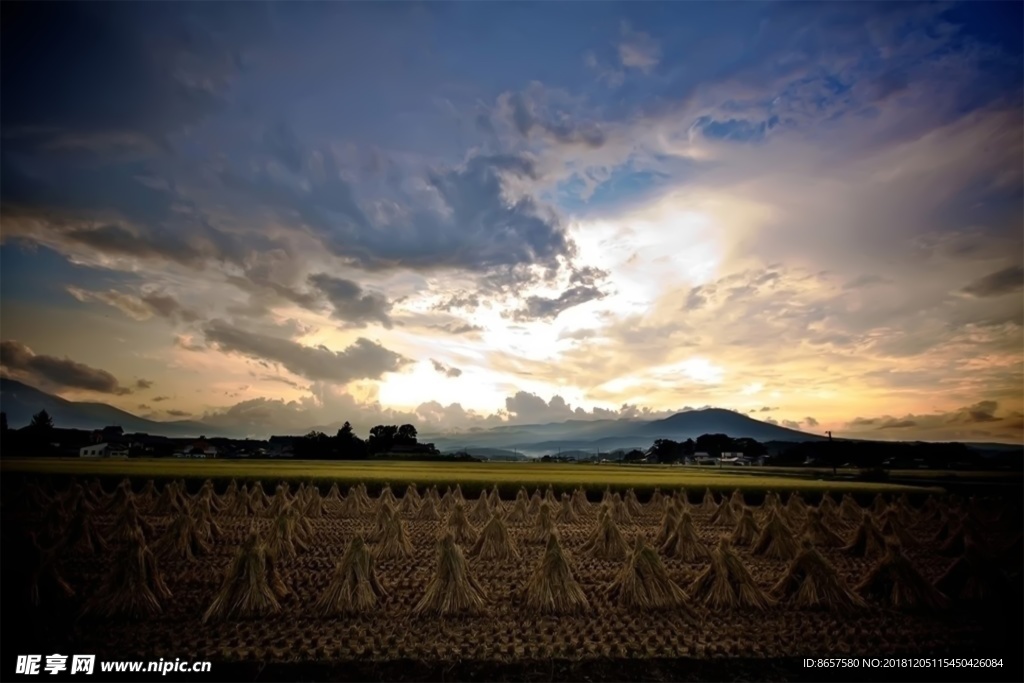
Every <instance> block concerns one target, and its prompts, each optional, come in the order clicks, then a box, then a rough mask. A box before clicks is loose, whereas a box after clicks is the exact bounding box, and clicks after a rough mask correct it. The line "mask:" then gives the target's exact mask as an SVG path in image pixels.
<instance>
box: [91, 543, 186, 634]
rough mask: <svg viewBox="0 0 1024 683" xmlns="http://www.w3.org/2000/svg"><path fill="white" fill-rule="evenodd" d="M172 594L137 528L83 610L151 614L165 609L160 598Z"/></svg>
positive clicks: (105, 614) (102, 613) (112, 614)
mask: <svg viewBox="0 0 1024 683" xmlns="http://www.w3.org/2000/svg"><path fill="white" fill-rule="evenodd" d="M170 597H171V591H170V590H168V588H167V584H165V583H164V581H163V577H162V576H161V575H160V571H159V569H158V568H157V564H156V558H155V557H154V556H153V553H152V552H151V551H150V550H149V548H147V547H146V541H145V539H144V538H143V537H142V534H141V533H138V532H137V533H135V534H133V535H132V536H130V537H129V538H128V539H126V540H125V543H124V545H123V546H122V547H121V548H120V549H119V550H118V552H117V554H116V555H115V557H114V562H113V567H112V569H111V572H110V573H109V574H108V575H107V578H106V580H105V581H104V582H103V584H102V585H101V586H100V588H99V590H98V591H96V593H95V594H94V595H93V596H92V598H91V599H90V600H89V601H88V602H86V604H85V607H84V609H83V614H97V615H99V616H101V617H116V616H126V617H129V618H139V619H141V618H146V617H152V616H155V615H157V614H160V613H161V612H162V611H163V607H162V606H161V604H160V601H161V600H168V599H170Z"/></svg>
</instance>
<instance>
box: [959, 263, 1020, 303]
mask: <svg viewBox="0 0 1024 683" xmlns="http://www.w3.org/2000/svg"><path fill="white" fill-rule="evenodd" d="M1022 288H1024V268H1022V267H1021V266H1010V267H1009V268H1003V269H1002V270H999V271H996V272H994V273H991V274H990V275H986V276H985V277H982V278H979V279H977V280H975V281H974V282H972V283H971V284H969V285H967V286H966V287H964V292H966V293H967V294H970V295H972V296H976V297H991V296H1002V295H1004V294H1012V293H1013V292H1019V291H1021V289H1022Z"/></svg>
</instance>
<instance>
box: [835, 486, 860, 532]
mask: <svg viewBox="0 0 1024 683" xmlns="http://www.w3.org/2000/svg"><path fill="white" fill-rule="evenodd" d="M839 516H840V517H842V519H843V520H844V521H846V522H849V523H851V524H857V523H859V522H860V519H861V517H863V516H864V510H862V509H861V507H860V505H857V501H855V500H854V499H853V496H851V495H850V494H849V493H844V494H843V501H842V502H841V503H840V504H839Z"/></svg>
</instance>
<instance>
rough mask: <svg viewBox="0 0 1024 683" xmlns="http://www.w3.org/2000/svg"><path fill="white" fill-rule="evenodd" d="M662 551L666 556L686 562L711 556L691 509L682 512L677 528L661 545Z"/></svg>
mask: <svg viewBox="0 0 1024 683" xmlns="http://www.w3.org/2000/svg"><path fill="white" fill-rule="evenodd" d="M661 552H663V553H665V557H671V558H674V559H677V560H683V561H684V562H697V561H698V560H703V559H706V558H708V557H710V556H711V553H710V552H709V551H708V549H707V546H705V545H704V542H703V541H701V540H700V536H698V535H697V530H696V529H695V528H694V526H693V518H692V517H690V513H689V511H683V512H682V513H680V515H679V521H678V522H677V523H676V527H675V529H673V531H672V533H671V534H669V537H668V538H667V539H665V543H664V544H663V545H662V546H661Z"/></svg>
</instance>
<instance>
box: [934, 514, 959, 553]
mask: <svg viewBox="0 0 1024 683" xmlns="http://www.w3.org/2000/svg"><path fill="white" fill-rule="evenodd" d="M958 526H959V522H956V521H954V520H953V518H952V517H951V516H950V514H949V512H947V511H946V510H943V511H941V512H940V513H939V528H938V529H936V530H935V533H934V534H933V535H932V538H931V540H932V543H938V544H940V545H941V544H943V543H945V542H946V541H948V540H949V539H950V538H951V537H952V536H953V533H954V532H955V531H956V530H957V527H958Z"/></svg>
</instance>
